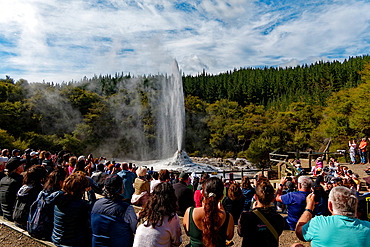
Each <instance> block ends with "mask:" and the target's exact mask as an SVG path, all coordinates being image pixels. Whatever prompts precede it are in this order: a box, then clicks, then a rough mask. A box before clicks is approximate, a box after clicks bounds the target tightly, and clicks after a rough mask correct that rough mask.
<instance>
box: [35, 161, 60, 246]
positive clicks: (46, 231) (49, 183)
mask: <svg viewBox="0 0 370 247" xmlns="http://www.w3.org/2000/svg"><path fill="white" fill-rule="evenodd" d="M66 176H67V173H66V171H65V170H64V169H63V168H62V167H57V168H56V169H55V170H54V171H52V172H51V173H50V174H49V176H48V178H47V180H46V182H45V185H44V188H43V190H42V191H41V192H40V193H39V194H38V196H37V199H36V200H35V202H34V203H33V204H35V203H36V204H37V203H38V201H39V200H41V199H43V200H44V201H45V205H44V206H43V210H42V211H41V212H40V215H39V216H38V217H39V219H42V222H41V223H39V225H38V226H37V229H32V230H33V231H32V234H31V235H32V237H35V238H38V239H44V240H47V241H51V234H52V233H53V225H54V205H53V204H50V203H48V199H47V197H48V196H50V195H51V194H52V193H53V192H56V191H59V190H61V189H62V185H63V182H64V179H65V178H66ZM33 204H32V206H31V209H30V210H31V211H32V207H35V208H36V207H37V205H33ZM35 210H36V209H35ZM31 211H30V214H29V218H31V219H32V218H33V213H34V214H37V212H31ZM41 213H42V214H43V215H41Z"/></svg>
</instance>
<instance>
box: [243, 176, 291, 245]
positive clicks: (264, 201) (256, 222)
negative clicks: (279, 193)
mask: <svg viewBox="0 0 370 247" xmlns="http://www.w3.org/2000/svg"><path fill="white" fill-rule="evenodd" d="M274 193H275V191H274V188H273V187H272V185H271V184H270V183H269V182H268V181H262V182H260V183H259V184H258V185H257V188H256V194H257V201H256V203H255V206H254V208H253V212H243V213H242V214H241V216H240V219H239V222H238V234H239V236H241V237H242V238H243V242H242V246H243V247H246V246H266V247H270V246H271V247H274V246H279V236H280V235H281V233H282V232H283V230H284V225H285V220H284V218H283V217H282V216H281V215H280V214H278V213H276V211H275V210H274V208H273V207H271V203H272V201H273V200H274ZM259 215H262V217H261V216H259ZM263 217H264V218H265V219H263ZM264 220H265V221H266V222H268V223H266V222H264ZM273 232H274V233H273Z"/></svg>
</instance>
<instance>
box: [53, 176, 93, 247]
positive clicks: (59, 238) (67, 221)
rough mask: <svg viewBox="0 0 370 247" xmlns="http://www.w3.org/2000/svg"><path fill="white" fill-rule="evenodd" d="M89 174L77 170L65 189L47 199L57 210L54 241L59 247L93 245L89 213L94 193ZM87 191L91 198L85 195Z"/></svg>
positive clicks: (67, 179)
mask: <svg viewBox="0 0 370 247" xmlns="http://www.w3.org/2000/svg"><path fill="white" fill-rule="evenodd" d="M88 185H89V180H88V179H87V178H86V174H85V173H83V172H81V171H78V172H74V173H72V174H71V175H69V176H68V177H67V178H66V180H65V181H64V183H63V187H62V190H60V191H57V192H54V193H53V194H51V195H50V196H49V197H48V201H49V203H53V204H54V205H55V207H54V228H53V234H52V237H51V239H52V241H53V243H54V244H55V245H56V246H91V228H90V227H91V225H90V211H91V207H92V205H93V204H94V202H95V193H94V192H93V190H91V187H88ZM85 191H88V192H87V194H88V199H89V201H86V200H84V199H82V196H83V195H84V194H85Z"/></svg>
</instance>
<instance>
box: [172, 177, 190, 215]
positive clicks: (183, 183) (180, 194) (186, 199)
mask: <svg viewBox="0 0 370 247" xmlns="http://www.w3.org/2000/svg"><path fill="white" fill-rule="evenodd" d="M179 180H180V181H179V182H178V183H176V184H174V185H173V188H174V189H175V195H176V198H177V211H176V213H177V214H178V215H179V216H183V215H184V214H185V211H186V209H187V208H188V207H191V206H194V196H193V191H192V190H191V189H189V188H188V187H187V186H188V183H189V180H190V179H189V174H188V173H185V172H182V173H181V174H180V176H179Z"/></svg>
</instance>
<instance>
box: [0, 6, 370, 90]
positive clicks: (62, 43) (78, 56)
mask: <svg viewBox="0 0 370 247" xmlns="http://www.w3.org/2000/svg"><path fill="white" fill-rule="evenodd" d="M369 13H370V1H369V0H364V1H360V0H330V1H328V0H312V1H303V0H285V1H268V0H264V1H252V0H204V1H202V0H196V1H191V0H187V1H176V0H172V1H167V0H131V1H124V0H63V1H60V0H0V78H5V76H6V75H8V76H10V77H11V78H13V79H14V80H19V79H21V78H22V79H25V80H27V81H28V82H43V81H45V82H56V83H60V82H68V81H71V80H74V81H79V80H81V79H82V78H83V77H85V76H86V77H87V78H91V77H93V76H94V75H100V74H102V75H106V74H115V73H117V72H118V73H121V72H123V73H124V74H127V73H130V74H131V75H143V74H146V75H148V74H158V73H166V72H167V71H168V67H169V66H168V65H169V64H171V63H172V61H173V59H176V60H177V62H178V64H179V67H180V69H181V71H182V72H183V73H184V74H185V75H190V74H191V75H196V74H198V73H200V72H202V71H203V69H204V70H205V71H206V72H208V73H211V74H218V73H222V72H226V71H229V70H233V69H235V68H236V69H238V68H244V67H264V66H267V67H270V66H280V67H286V66H296V65H302V64H311V63H315V62H316V61H320V60H323V61H333V60H339V61H343V60H344V59H346V58H348V57H351V56H360V55H366V54H369V53H370V52H369V51H370V14H369Z"/></svg>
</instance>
